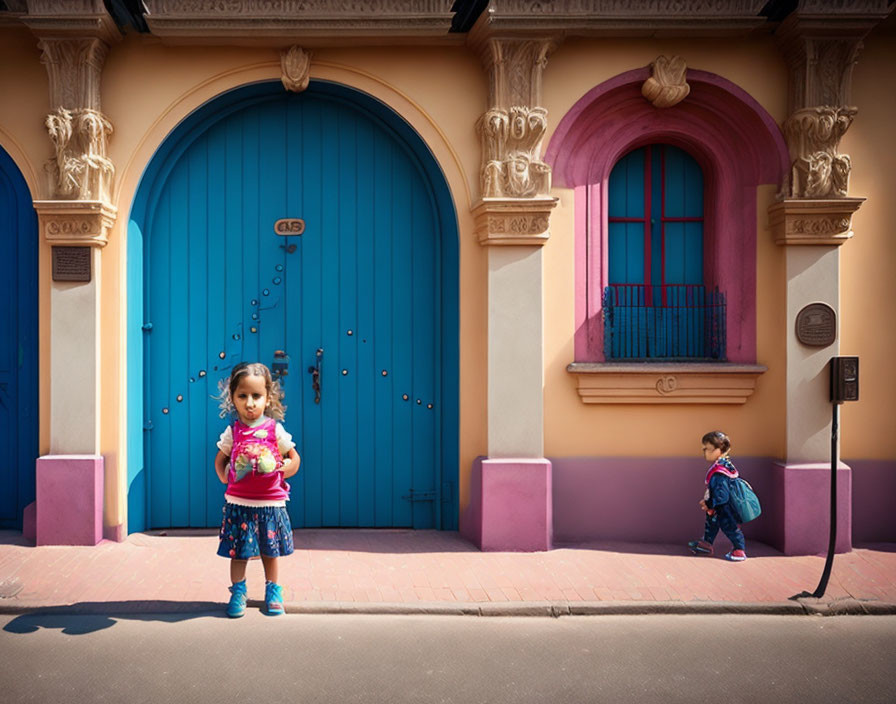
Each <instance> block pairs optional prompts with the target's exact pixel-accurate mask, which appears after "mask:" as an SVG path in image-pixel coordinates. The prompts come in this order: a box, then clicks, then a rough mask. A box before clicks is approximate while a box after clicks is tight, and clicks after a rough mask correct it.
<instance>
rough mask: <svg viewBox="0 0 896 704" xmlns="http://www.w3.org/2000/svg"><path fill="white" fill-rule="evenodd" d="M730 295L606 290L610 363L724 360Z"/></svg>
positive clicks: (684, 287)
mask: <svg viewBox="0 0 896 704" xmlns="http://www.w3.org/2000/svg"><path fill="white" fill-rule="evenodd" d="M725 312H726V311H725V294H724V293H722V292H721V291H719V290H718V289H714V290H710V291H707V290H706V287H705V286H702V285H694V284H666V285H662V286H651V285H645V284H612V285H610V286H607V287H606V288H605V289H604V295H603V313H604V355H605V357H606V359H607V360H620V359H624V360H629V361H636V360H640V361H644V360H651V361H679V362H681V361H714V362H721V361H724V360H725V358H726V356H725V352H726V351H725V336H726V328H725Z"/></svg>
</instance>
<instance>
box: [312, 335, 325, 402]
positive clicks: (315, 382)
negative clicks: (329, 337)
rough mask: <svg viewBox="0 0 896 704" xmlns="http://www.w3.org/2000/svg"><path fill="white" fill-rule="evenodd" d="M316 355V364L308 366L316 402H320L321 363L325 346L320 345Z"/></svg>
mask: <svg viewBox="0 0 896 704" xmlns="http://www.w3.org/2000/svg"><path fill="white" fill-rule="evenodd" d="M314 357H315V361H314V365H313V366H310V367H308V373H309V374H310V375H311V388H312V389H314V402H315V403H320V365H321V361H322V360H323V358H324V348H323V347H318V348H317V352H315V353H314Z"/></svg>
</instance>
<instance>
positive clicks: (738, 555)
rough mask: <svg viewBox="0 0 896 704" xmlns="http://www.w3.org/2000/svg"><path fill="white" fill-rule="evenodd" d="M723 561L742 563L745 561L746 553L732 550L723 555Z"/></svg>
mask: <svg viewBox="0 0 896 704" xmlns="http://www.w3.org/2000/svg"><path fill="white" fill-rule="evenodd" d="M725 559H726V560H730V561H731V562H743V561H744V560H746V559H747V553H745V552H744V551H743V550H732V551H731V552H729V553H728V554H727V555H725Z"/></svg>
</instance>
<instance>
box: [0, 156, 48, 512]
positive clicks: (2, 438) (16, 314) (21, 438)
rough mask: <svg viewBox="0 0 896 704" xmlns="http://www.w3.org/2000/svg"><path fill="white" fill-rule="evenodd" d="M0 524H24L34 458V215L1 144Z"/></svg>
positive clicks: (30, 497)
mask: <svg viewBox="0 0 896 704" xmlns="http://www.w3.org/2000/svg"><path fill="white" fill-rule="evenodd" d="M0 261H3V262H6V270H5V271H4V273H3V276H2V277H0V443H2V447H3V448H4V452H3V454H2V456H0V486H2V487H3V488H2V490H0V528H16V529H21V528H22V511H23V509H24V508H25V506H27V505H28V504H30V503H31V502H32V501H34V493H35V488H34V469H35V464H34V463H35V460H36V458H37V444H38V439H37V428H38V418H39V416H38V404H37V399H38V389H37V217H36V215H35V212H34V206H33V204H32V200H31V195H30V193H29V191H28V186H27V185H26V183H25V179H24V178H22V174H21V173H20V172H19V169H18V167H17V166H16V165H15V162H13V160H12V159H11V158H10V157H9V155H8V154H7V153H6V152H5V151H4V150H3V149H2V148H0Z"/></svg>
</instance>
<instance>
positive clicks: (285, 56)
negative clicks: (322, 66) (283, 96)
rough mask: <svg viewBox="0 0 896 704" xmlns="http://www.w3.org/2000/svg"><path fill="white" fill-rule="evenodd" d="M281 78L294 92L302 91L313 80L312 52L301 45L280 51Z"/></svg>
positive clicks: (284, 84)
mask: <svg viewBox="0 0 896 704" xmlns="http://www.w3.org/2000/svg"><path fill="white" fill-rule="evenodd" d="M280 69H281V76H280V80H281V81H283V87H284V88H286V90H289V91H292V92H293V93H301V92H302V91H303V90H305V89H306V88H307V87H308V82H309V81H310V80H311V52H309V51H305V50H304V49H302V48H301V47H299V46H293V47H290V49H289V50H288V51H281V52H280Z"/></svg>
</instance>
